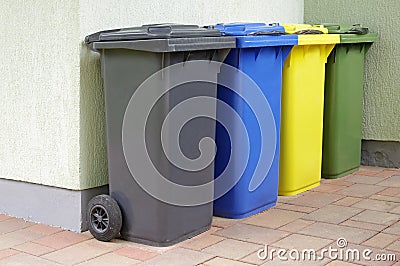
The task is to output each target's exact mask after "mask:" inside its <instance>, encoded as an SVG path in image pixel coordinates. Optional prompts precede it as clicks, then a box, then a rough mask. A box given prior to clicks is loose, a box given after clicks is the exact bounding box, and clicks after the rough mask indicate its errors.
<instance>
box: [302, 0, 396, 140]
mask: <svg viewBox="0 0 400 266" xmlns="http://www.w3.org/2000/svg"><path fill="white" fill-rule="evenodd" d="M399 12H400V1H399V0H385V1H377V0H351V1H349V0H319V1H315V0H306V1H305V21H306V22H308V23H321V22H335V23H362V24H364V25H366V26H368V27H369V28H370V29H371V31H373V32H377V33H378V34H379V40H378V42H376V43H375V44H374V45H373V46H372V48H371V50H370V51H369V52H368V54H367V60H366V68H365V72H366V74H365V85H364V109H363V139H368V140H383V141H400V118H399V117H400V88H399V84H400V75H399V69H400V60H399V59H400V18H399Z"/></svg>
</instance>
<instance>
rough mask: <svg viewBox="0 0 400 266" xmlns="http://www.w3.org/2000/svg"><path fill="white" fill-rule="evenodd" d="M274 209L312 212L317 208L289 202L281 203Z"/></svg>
mask: <svg viewBox="0 0 400 266" xmlns="http://www.w3.org/2000/svg"><path fill="white" fill-rule="evenodd" d="M274 209H280V210H288V211H295V212H303V213H310V212H313V211H315V210H316V209H317V208H313V207H305V206H299V205H292V204H288V203H281V204H279V205H277V206H276V207H275V208H274Z"/></svg>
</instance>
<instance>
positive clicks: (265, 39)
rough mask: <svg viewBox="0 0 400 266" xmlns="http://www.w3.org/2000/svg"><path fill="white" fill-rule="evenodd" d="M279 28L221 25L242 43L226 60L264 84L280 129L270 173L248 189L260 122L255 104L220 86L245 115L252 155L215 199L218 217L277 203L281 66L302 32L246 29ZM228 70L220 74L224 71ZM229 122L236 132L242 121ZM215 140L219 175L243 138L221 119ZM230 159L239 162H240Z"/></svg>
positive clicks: (238, 80)
mask: <svg viewBox="0 0 400 266" xmlns="http://www.w3.org/2000/svg"><path fill="white" fill-rule="evenodd" d="M220 29H221V28H220ZM279 30H281V31H283V28H282V27H279V26H256V27H254V26H253V25H252V24H247V25H246V24H244V25H238V24H233V25H232V24H227V25H225V27H224V28H222V29H221V31H222V32H223V33H225V34H230V35H235V36H236V37H237V48H236V49H232V50H231V52H230V53H229V55H228V57H227V58H226V60H225V63H226V64H229V65H231V66H233V67H235V68H237V69H239V70H240V71H242V72H243V73H245V74H247V75H248V76H249V77H250V78H251V79H253V80H254V81H255V83H256V84H257V85H258V86H259V88H260V89H261V91H262V93H263V94H264V96H265V97H266V99H267V100H268V102H269V105H270V108H271V110H272V113H273V116H274V120H275V129H273V130H276V137H277V141H276V150H275V157H274V159H273V162H272V165H271V167H270V169H269V172H268V173H267V176H266V177H265V179H264V181H263V182H262V183H261V185H260V186H259V187H257V188H256V189H255V190H254V191H249V184H250V181H251V179H252V176H253V174H254V171H255V169H256V167H257V163H258V161H259V155H260V151H261V133H260V127H259V125H258V121H257V119H256V117H255V115H254V113H253V112H252V110H251V108H250V106H248V104H247V103H246V102H245V101H244V100H243V99H242V98H241V97H240V96H239V95H237V94H236V93H235V92H233V91H232V90H230V89H228V88H226V87H224V86H221V85H219V86H218V99H219V100H221V101H223V102H225V103H227V104H229V105H230V106H231V107H232V108H233V109H234V110H235V112H236V113H237V114H238V115H239V116H240V118H241V120H242V122H243V123H244V125H245V127H246V131H247V133H248V135H249V141H250V154H249V159H248V161H247V167H246V169H245V171H244V172H243V174H242V175H241V177H240V180H239V181H238V183H237V184H236V185H235V186H234V187H233V188H232V189H231V190H230V191H229V192H228V193H226V194H225V195H224V196H222V197H221V198H219V199H216V200H215V202H214V215H216V216H221V217H227V218H235V219H239V218H244V217H247V216H250V215H252V214H255V213H258V212H261V211H263V210H265V209H267V208H270V207H272V206H274V205H275V204H276V200H277V196H278V177H279V149H280V148H279V129H280V116H281V87H282V68H283V64H284V61H285V58H286V57H287V55H288V54H289V52H290V50H291V49H292V47H293V45H294V44H296V43H297V36H294V35H291V36H290V35H285V36H264V35H260V36H246V34H249V33H252V32H260V31H262V32H268V31H279ZM240 35H242V36H240ZM223 74H224V73H221V74H220V75H223ZM229 78H230V79H233V80H234V81H235V83H236V84H242V83H243V82H242V80H241V76H240V75H233V76H232V77H229ZM238 87H240V85H239V86H238ZM240 90H241V93H242V94H243V95H246V93H251V92H248V89H247V88H246V87H240ZM218 107H219V105H218V104H217V118H218V115H219V114H221V110H220V109H219V108H218ZM228 123H229V122H228ZM229 125H230V126H231V127H232V128H234V130H233V132H231V134H235V127H238V126H239V125H235V122H234V121H232V122H230V123H229ZM271 130H272V129H271ZM263 134H267V135H268V134H270V135H271V133H270V132H263ZM216 144H217V154H216V159H215V177H216V178H218V176H219V175H220V174H221V172H222V171H223V170H224V169H225V167H226V164H227V163H228V160H229V158H230V153H231V146H235V147H236V148H238V150H239V152H240V150H241V147H242V146H241V145H243V143H242V142H236V143H234V142H233V140H232V139H231V140H230V138H229V135H228V133H227V131H226V130H225V129H224V127H223V126H222V125H221V124H217V132H216ZM264 149H265V148H264ZM243 156H244V155H243ZM241 159H243V158H241ZM230 163H232V164H234V165H235V164H236V165H238V163H237V162H235V161H231V162H230ZM260 163H264V164H265V163H266V162H262V161H260ZM240 174H241V172H240V171H239V170H236V172H234V173H233V175H237V176H238V175H240ZM216 185H217V184H216ZM216 190H217V187H216Z"/></svg>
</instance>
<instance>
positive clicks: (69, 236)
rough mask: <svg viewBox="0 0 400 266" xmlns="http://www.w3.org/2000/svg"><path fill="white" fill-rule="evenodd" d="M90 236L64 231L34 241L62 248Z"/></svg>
mask: <svg viewBox="0 0 400 266" xmlns="http://www.w3.org/2000/svg"><path fill="white" fill-rule="evenodd" d="M89 238H90V237H89V236H86V235H83V234H77V233H73V232H69V231H62V232H59V233H56V234H53V235H50V236H46V237H43V238H40V239H37V240H34V241H33V242H34V243H36V244H40V245H43V246H47V247H51V248H54V249H62V248H65V247H68V246H71V245H74V244H77V243H80V242H83V241H85V240H88V239H89Z"/></svg>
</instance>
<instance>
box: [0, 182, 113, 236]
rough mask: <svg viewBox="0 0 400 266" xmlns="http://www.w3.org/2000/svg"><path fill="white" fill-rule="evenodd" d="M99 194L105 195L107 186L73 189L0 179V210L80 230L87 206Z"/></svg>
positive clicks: (28, 218) (84, 229)
mask: <svg viewBox="0 0 400 266" xmlns="http://www.w3.org/2000/svg"><path fill="white" fill-rule="evenodd" d="M99 194H108V186H102V187H97V188H92V189H87V190H82V191H75V190H68V189H63V188H56V187H49V186H43V185H38V184H32V183H25V182H20V181H14V180H6V179H0V213H2V214H7V215H10V216H14V217H18V218H22V219H24V220H27V221H31V222H36V223H41V224H47V225H51V226H56V227H61V228H63V229H67V230H71V231H74V232H82V231H86V230H87V224H86V209H87V207H86V206H87V204H88V202H89V200H90V199H91V198H92V197H94V196H96V195H99Z"/></svg>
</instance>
